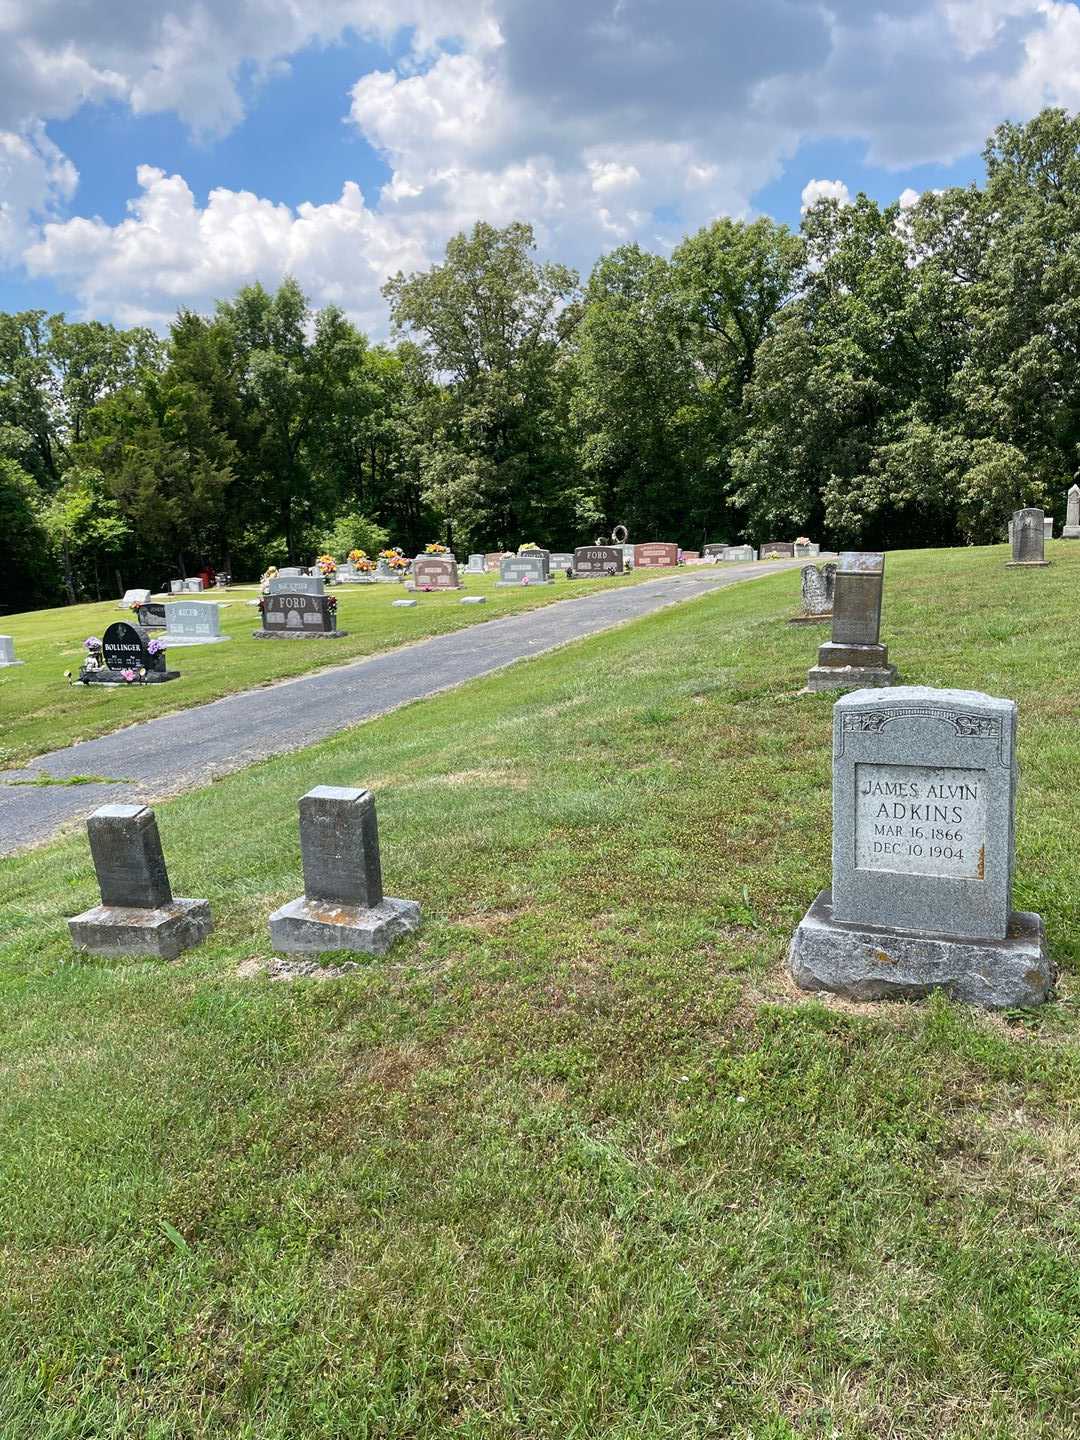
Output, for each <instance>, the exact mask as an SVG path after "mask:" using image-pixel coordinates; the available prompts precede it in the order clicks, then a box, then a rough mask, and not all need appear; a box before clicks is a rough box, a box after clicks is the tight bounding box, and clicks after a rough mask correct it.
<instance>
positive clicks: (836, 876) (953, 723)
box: [790, 685, 1057, 1007]
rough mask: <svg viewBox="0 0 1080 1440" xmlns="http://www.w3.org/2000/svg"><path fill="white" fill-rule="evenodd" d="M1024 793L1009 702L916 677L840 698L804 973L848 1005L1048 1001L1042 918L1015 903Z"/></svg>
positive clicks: (805, 925)
mask: <svg viewBox="0 0 1080 1440" xmlns="http://www.w3.org/2000/svg"><path fill="white" fill-rule="evenodd" d="M1016 788H1017V766H1016V705H1015V704H1014V702H1013V701H1011V700H999V699H995V698H993V697H992V696H989V695H982V694H979V693H977V692H975V691H971V690H931V689H929V688H927V687H924V686H917V685H902V686H898V687H897V688H896V689H895V690H891V691H889V692H888V693H887V694H882V693H879V692H877V691H873V690H863V691H859V692H857V693H855V694H853V695H845V696H844V697H843V698H842V699H840V700H838V701H837V703H836V705H835V706H834V708H833V856H832V870H833V876H832V878H833V883H832V889H831V890H823V891H822V892H821V894H820V895H819V896H818V897H817V899H816V900H815V901H814V903H813V905H811V907H810V909H809V910H808V911H807V913H806V916H805V917H804V919H803V921H802V923H801V924H800V925H799V927H798V929H797V930H796V932H795V935H794V938H793V939H792V942H791V950H790V960H791V969H792V974H793V976H794V978H795V980H796V982H797V983H798V984H799V985H801V986H802V987H803V989H806V990H829V991H832V992H833V993H835V994H839V995H846V996H847V997H849V998H850V999H853V1000H880V999H889V998H902V997H917V996H920V995H925V994H927V993H928V992H929V991H930V990H934V989H944V990H947V991H948V992H949V993H950V994H951V995H953V996H954V997H955V998H957V999H959V1000H964V1001H967V1002H969V1003H971V1004H975V1005H984V1006H989V1007H1005V1006H1016V1005H1021V1006H1022V1005H1037V1004H1041V1003H1042V1002H1043V1001H1044V1000H1046V999H1047V998H1048V996H1049V994H1050V992H1051V990H1052V987H1053V984H1054V980H1055V978H1056V973H1057V972H1056V968H1055V966H1054V964H1053V962H1052V961H1051V960H1050V958H1049V956H1048V955H1047V953H1046V944H1045V938H1044V935H1043V925H1042V920H1041V918H1040V916H1038V915H1035V914H1031V913H1029V912H1026V911H1014V910H1013V909H1012V878H1013V845H1014V831H1015V811H1016Z"/></svg>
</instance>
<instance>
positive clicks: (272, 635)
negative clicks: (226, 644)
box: [226, 628, 349, 640]
mask: <svg viewBox="0 0 1080 1440" xmlns="http://www.w3.org/2000/svg"><path fill="white" fill-rule="evenodd" d="M348 633H349V632H348V630H315V629H314V628H313V629H310V630H253V631H252V632H251V634H252V638H253V639H255V640H343V639H344V638H345V636H346V635H348ZM226 638H228V637H226Z"/></svg>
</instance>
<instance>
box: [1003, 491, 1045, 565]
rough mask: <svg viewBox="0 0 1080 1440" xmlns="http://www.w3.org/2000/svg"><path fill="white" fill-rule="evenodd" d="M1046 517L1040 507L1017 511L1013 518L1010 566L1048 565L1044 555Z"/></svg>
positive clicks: (1032, 506)
mask: <svg viewBox="0 0 1080 1440" xmlns="http://www.w3.org/2000/svg"><path fill="white" fill-rule="evenodd" d="M1044 519H1045V516H1044V514H1043V512H1042V511H1041V510H1040V509H1039V508H1038V506H1035V505H1031V506H1028V508H1027V509H1026V510H1017V511H1016V512H1015V514H1014V515H1013V518H1012V559H1011V560H1010V561H1009V565H1010V566H1013V565H1031V566H1039V565H1048V564H1049V563H1050V562H1049V561H1048V560H1047V559H1046V556H1045V553H1044V548H1043V547H1044V543H1045V539H1046V528H1045V526H1044V525H1043V520H1044Z"/></svg>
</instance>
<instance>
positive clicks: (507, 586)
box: [495, 580, 553, 590]
mask: <svg viewBox="0 0 1080 1440" xmlns="http://www.w3.org/2000/svg"><path fill="white" fill-rule="evenodd" d="M552 583H553V582H552V581H551V580H530V581H529V583H528V585H525V584H523V583H522V582H521V581H520V580H496V581H495V589H496V590H532V589H533V588H534V587H535V586H537V585H551V584H552Z"/></svg>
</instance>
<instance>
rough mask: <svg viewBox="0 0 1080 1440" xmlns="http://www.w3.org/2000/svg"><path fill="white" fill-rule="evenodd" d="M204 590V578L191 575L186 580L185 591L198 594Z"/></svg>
mask: <svg viewBox="0 0 1080 1440" xmlns="http://www.w3.org/2000/svg"><path fill="white" fill-rule="evenodd" d="M202 588H203V583H202V577H201V576H199V575H194V576H191V575H189V576H188V577H187V578H186V579H185V580H184V589H185V591H187V590H190V591H191V592H192V594H197V593H198V592H199V591H200V590H201V589H202Z"/></svg>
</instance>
